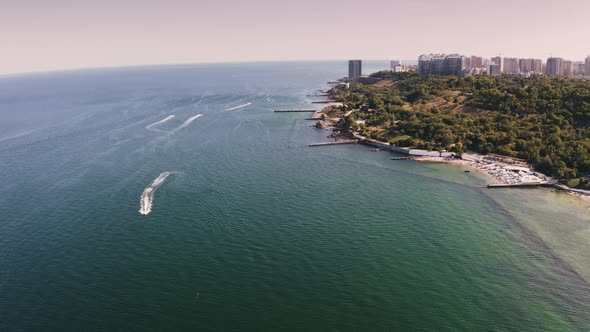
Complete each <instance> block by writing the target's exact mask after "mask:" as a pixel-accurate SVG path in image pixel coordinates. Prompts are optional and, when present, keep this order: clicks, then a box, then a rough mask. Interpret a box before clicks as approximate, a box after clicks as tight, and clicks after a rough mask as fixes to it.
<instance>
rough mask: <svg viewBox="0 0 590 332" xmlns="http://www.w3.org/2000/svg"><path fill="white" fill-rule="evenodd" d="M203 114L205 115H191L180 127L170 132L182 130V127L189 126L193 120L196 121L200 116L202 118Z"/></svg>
mask: <svg viewBox="0 0 590 332" xmlns="http://www.w3.org/2000/svg"><path fill="white" fill-rule="evenodd" d="M202 116H203V114H197V115H195V116H192V117H190V118H188V119H186V121H184V123H183V124H181V125H180V126H178V128H176V129H174V130H172V131H170V134H174V133H175V132H177V131H179V130H181V129H182V128H185V127H187V126H188V125H190V124H191V122H193V121H195V120H196V119H198V118H200V117H202Z"/></svg>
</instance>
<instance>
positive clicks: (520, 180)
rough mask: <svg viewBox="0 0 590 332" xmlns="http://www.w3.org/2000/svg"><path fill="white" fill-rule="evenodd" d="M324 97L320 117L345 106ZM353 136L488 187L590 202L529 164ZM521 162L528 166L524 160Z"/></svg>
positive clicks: (587, 194)
mask: <svg viewBox="0 0 590 332" xmlns="http://www.w3.org/2000/svg"><path fill="white" fill-rule="evenodd" d="M322 93H325V94H327V95H328V98H329V99H328V100H326V101H325V103H326V104H327V105H325V107H322V108H321V109H319V110H317V111H316V113H318V114H319V115H325V116H327V113H326V110H327V109H328V108H329V107H332V106H342V105H343V102H340V101H337V100H335V99H333V98H332V97H333V96H331V95H330V90H322ZM353 112H355V110H350V111H348V112H347V113H345V114H343V117H347V116H349V115H350V114H351V113H353ZM329 120H330V121H332V122H334V123H336V122H337V120H339V119H336V118H330V119H329ZM332 128H334V127H332ZM334 129H336V128H334ZM349 135H350V136H352V137H354V138H356V139H358V143H359V144H364V145H368V146H372V147H376V148H377V149H378V150H384V151H389V152H394V153H401V154H404V155H407V156H408V158H407V159H410V160H414V161H418V162H428V163H449V164H454V165H457V166H462V167H465V168H467V169H469V171H471V170H474V171H476V172H477V173H478V174H482V175H483V176H484V178H487V179H489V180H491V181H493V182H495V183H488V187H495V186H497V187H501V186H506V187H518V186H522V187H525V186H526V187H530V186H543V187H546V188H553V189H554V190H558V191H562V192H565V193H567V194H569V195H571V196H574V197H577V198H579V199H581V200H583V201H586V202H590V191H587V190H579V189H575V188H569V187H567V186H565V185H562V184H559V182H558V181H557V180H554V179H552V178H550V177H548V176H546V175H544V174H541V173H538V172H536V171H534V170H533V169H532V168H531V165H529V164H528V163H526V165H523V164H521V163H519V164H518V166H516V165H515V164H514V163H513V162H511V161H509V162H510V164H508V163H507V162H506V161H505V160H502V161H498V160H494V161H490V160H489V159H491V158H486V156H484V155H481V154H477V153H464V154H463V155H462V158H461V159H459V158H454V153H450V152H446V151H442V152H439V151H427V150H418V149H412V148H404V147H397V146H394V145H390V144H388V143H386V142H380V141H376V140H373V139H368V138H367V137H364V136H361V135H359V134H358V133H349ZM496 157H502V158H503V159H506V158H510V157H505V156H496ZM519 161H520V162H524V160H519Z"/></svg>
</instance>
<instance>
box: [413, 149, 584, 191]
mask: <svg viewBox="0 0 590 332" xmlns="http://www.w3.org/2000/svg"><path fill="white" fill-rule="evenodd" d="M411 160H414V161H417V162H423V163H441V164H453V165H457V166H462V167H465V168H468V169H469V170H470V171H471V170H473V171H475V172H477V173H478V174H482V175H483V176H484V177H485V178H487V179H489V180H492V181H496V182H497V183H501V184H502V183H505V182H504V181H503V179H502V178H501V177H498V176H495V175H493V174H490V172H489V171H488V170H487V169H486V168H485V167H482V166H483V164H481V163H477V162H473V161H468V160H463V159H455V158H442V157H416V158H412V159H411ZM546 188H551V189H554V190H556V191H561V192H564V193H566V194H568V195H570V196H573V197H576V198H578V199H580V200H583V201H586V202H590V195H588V194H584V193H582V192H577V191H572V190H575V189H572V188H569V187H566V186H563V185H551V186H548V187H546Z"/></svg>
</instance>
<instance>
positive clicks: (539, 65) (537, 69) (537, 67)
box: [531, 59, 543, 74]
mask: <svg viewBox="0 0 590 332" xmlns="http://www.w3.org/2000/svg"><path fill="white" fill-rule="evenodd" d="M531 60H532V65H533V68H532V70H531V71H532V72H534V73H537V74H542V73H543V60H541V59H531Z"/></svg>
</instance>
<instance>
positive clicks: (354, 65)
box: [348, 60, 363, 79]
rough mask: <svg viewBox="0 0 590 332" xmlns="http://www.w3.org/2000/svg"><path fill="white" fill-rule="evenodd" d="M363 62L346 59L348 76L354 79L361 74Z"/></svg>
mask: <svg viewBox="0 0 590 332" xmlns="http://www.w3.org/2000/svg"><path fill="white" fill-rule="evenodd" d="M362 73H363V63H362V61H361V60H348V78H350V79H355V78H358V77H360V76H361V75H362Z"/></svg>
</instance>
